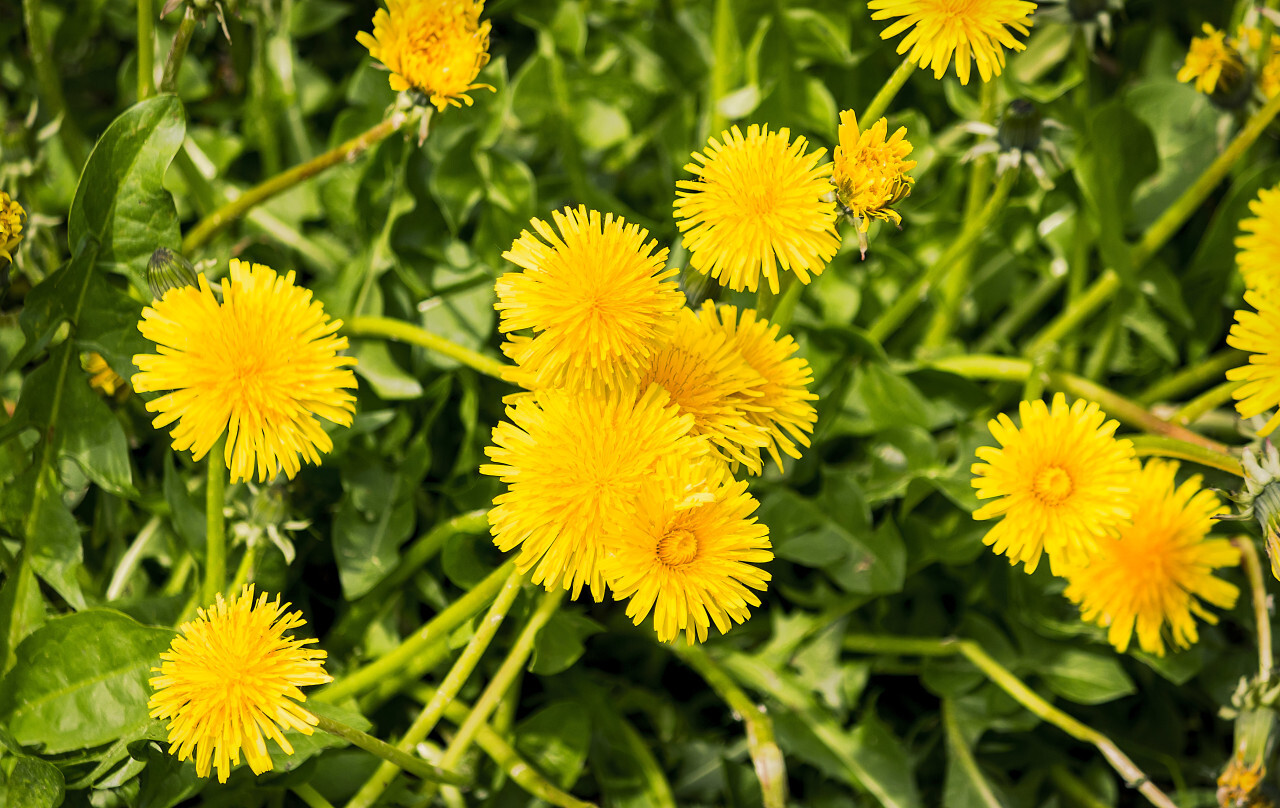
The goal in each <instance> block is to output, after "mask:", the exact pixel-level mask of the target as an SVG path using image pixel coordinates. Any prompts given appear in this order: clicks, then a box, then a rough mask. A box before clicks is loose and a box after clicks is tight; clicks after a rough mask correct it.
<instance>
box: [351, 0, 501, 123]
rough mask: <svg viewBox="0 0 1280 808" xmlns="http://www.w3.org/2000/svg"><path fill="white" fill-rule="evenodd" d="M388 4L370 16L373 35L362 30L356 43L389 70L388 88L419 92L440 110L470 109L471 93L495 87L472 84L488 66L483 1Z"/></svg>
mask: <svg viewBox="0 0 1280 808" xmlns="http://www.w3.org/2000/svg"><path fill="white" fill-rule="evenodd" d="M386 3H387V7H386V9H378V11H377V13H375V14H374V15H373V33H372V34H369V33H368V32H366V31H361V32H360V33H358V34H356V39H357V40H358V41H359V42H360V44H361V45H364V46H365V47H366V48H368V49H369V53H370V54H371V55H372V56H373V58H375V59H377V60H378V61H379V62H382V64H384V65H386V67H387V69H389V70H390V71H391V77H390V80H391V89H393V90H395V91H396V92H400V91H402V90H409V89H413V90H417V91H418V92H420V93H422V94H423V95H425V96H427V98H429V99H430V100H431V103H432V104H434V105H435V107H436V109H438V110H440V111H441V112H443V111H444V110H445V108H446V107H448V106H449V105H453V106H455V107H459V106H462V104H464V103H465V104H466V105H467V106H471V96H469V95H467V93H468V92H470V91H471V90H492V89H493V87H490V86H489V85H488V84H474V83H473V82H474V81H475V78H476V76H477V75H478V74H479V73H480V68H482V67H484V66H485V65H486V64H487V63H488V62H489V21H488V20H486V21H484V22H480V12H481V11H482V10H483V9H484V3H483V2H477V0H386Z"/></svg>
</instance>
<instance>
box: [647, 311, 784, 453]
mask: <svg viewBox="0 0 1280 808" xmlns="http://www.w3.org/2000/svg"><path fill="white" fill-rule="evenodd" d="M717 325H718V324H717V323H716V322H715V318H714V317H712V318H707V319H702V318H699V317H698V316H697V315H696V314H694V313H693V312H692V311H691V310H689V309H687V308H684V309H681V310H680V315H679V317H678V319H677V325H676V332H675V335H674V336H673V337H672V338H671V340H670V341H669V342H668V343H667V344H666V345H665V346H664V347H663V348H662V349H661V350H659V351H658V352H657V353H655V354H654V356H653V358H652V360H651V361H650V362H649V364H648V366H647V367H646V369H645V372H644V374H643V375H642V376H641V378H640V389H641V390H645V389H648V387H649V385H650V384H657V385H659V386H661V387H662V389H664V390H666V391H667V393H668V395H670V396H671V400H672V401H674V402H675V404H676V406H678V407H679V408H680V412H681V413H682V414H689V415H692V416H693V429H692V431H691V434H693V435H705V436H706V437H707V438H708V439H709V440H710V441H711V443H712V447H713V451H714V452H715V453H716V454H717V455H718V456H719V457H721V458H722V459H724V460H728V461H731V462H734V463H742V464H743V465H745V466H747V468H748V469H750V470H751V472H752V473H753V474H759V473H760V450H761V449H763V448H764V447H766V446H768V445H769V432H768V430H767V429H765V427H764V426H762V425H760V424H759V423H753V422H752V420H751V418H749V417H748V413H747V412H746V411H745V410H744V409H743V406H744V405H748V404H750V403H751V402H752V401H754V400H755V399H757V398H759V397H760V395H761V392H760V391H759V389H758V388H760V387H761V386H763V384H764V377H762V376H761V375H760V374H759V373H758V372H756V370H755V369H754V368H752V367H751V365H749V364H748V363H747V361H746V359H744V358H743V356H742V353H741V352H740V351H739V350H738V349H737V347H736V346H735V344H734V343H733V342H732V340H731V339H729V337H728V336H727V335H726V333H725V332H724V330H723V329H721V328H718V327H717Z"/></svg>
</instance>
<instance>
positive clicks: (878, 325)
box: [867, 169, 1018, 343]
mask: <svg viewBox="0 0 1280 808" xmlns="http://www.w3.org/2000/svg"><path fill="white" fill-rule="evenodd" d="M1017 179H1018V172H1017V171H1016V170H1013V169H1011V170H1009V171H1006V172H1005V173H1004V174H1002V175H1000V181H999V182H997V183H996V187H995V190H994V191H992V192H991V196H990V197H989V198H988V199H987V204H986V205H985V206H983V208H982V212H981V213H980V214H978V215H977V216H976V217H974V218H972V219H969V220H968V221H966V222H965V226H964V228H963V229H962V230H961V231H960V236H959V237H958V238H957V239H956V240H955V241H953V242H951V245H950V246H949V247H947V249H946V251H945V252H943V254H942V255H941V256H940V257H939V258H938V260H937V261H934V262H933V266H931V267H929V268H928V269H927V270H925V273H924V274H923V275H921V276H920V277H919V278H918V279H916V281H915V283H913V284H911V285H910V286H908V287H907V289H906V291H904V292H902V293H901V294H900V295H898V297H897V299H895V300H894V301H893V303H892V304H891V305H890V306H889V308H887V309H885V310H884V312H882V313H881V314H880V316H879V318H877V319H876V321H875V322H873V323H872V324H871V327H870V328H868V329H867V334H868V335H869V336H870V337H871V338H872V339H874V340H875V341H877V342H881V343H883V342H884V341H885V339H886V338H887V337H888V336H889V335H890V334H892V333H893V332H894V331H895V330H896V329H897V328H898V326H900V325H902V323H903V322H904V321H905V320H906V319H907V318H908V317H909V316H911V313H912V312H913V311H915V310H916V308H917V307H918V306H919V305H920V303H921V302H922V301H923V300H924V299H925V298H926V296H927V295H928V294H929V291H930V290H931V289H933V287H934V285H935V284H936V283H938V282H939V281H941V280H943V279H944V278H946V276H947V273H948V272H950V271H951V270H952V269H953V268H954V267H955V266H956V264H957V262H958V261H959V260H960V258H961V256H963V255H964V254H965V253H966V252H968V250H969V249H970V248H972V247H973V246H974V245H975V244H977V242H978V239H980V238H981V237H982V234H983V233H984V232H986V229H987V225H989V224H990V223H991V221H992V220H993V219H994V218H995V216H996V214H997V213H999V212H1000V211H1001V210H1002V209H1004V206H1005V203H1006V202H1008V201H1009V193H1010V192H1011V191H1012V190H1013V185H1014V182H1016V181H1017Z"/></svg>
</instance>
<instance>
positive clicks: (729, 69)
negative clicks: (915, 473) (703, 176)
mask: <svg viewBox="0 0 1280 808" xmlns="http://www.w3.org/2000/svg"><path fill="white" fill-rule="evenodd" d="M734 18H735V15H734V9H733V0H716V6H715V12H714V16H713V17H712V20H711V47H712V49H713V55H712V59H711V74H710V75H709V76H708V77H707V102H706V103H707V133H706V137H704V138H703V141H704V142H705V141H706V139H707V137H719V136H720V133H721V132H722V131H724V128H725V126H727V125H728V123H729V121H728V118H726V117H725V115H724V113H723V112H721V111H720V101H721V100H722V99H723V98H724V97H725V96H726V95H728V94H729V90H730V89H732V82H733V64H732V61H731V59H730V50H731V49H732V47H733V45H734V38H735V37H737V35H738V26H737V24H736V23H735V22H734Z"/></svg>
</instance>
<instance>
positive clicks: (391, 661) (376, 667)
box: [313, 561, 515, 702]
mask: <svg viewBox="0 0 1280 808" xmlns="http://www.w3.org/2000/svg"><path fill="white" fill-rule="evenodd" d="M514 569H515V563H514V562H512V561H508V562H506V563H505V564H503V565H502V566H501V567H498V568H497V569H496V570H494V571H493V572H491V573H489V576H488V577H487V578H485V579H484V580H483V581H481V582H480V583H478V584H476V585H475V586H473V587H472V588H471V589H470V590H469V591H468V592H467V593H466V594H465V595H463V596H462V597H460V598H458V599H457V600H455V601H454V602H453V603H451V604H449V606H448V608H446V609H445V610H444V611H442V612H440V613H439V614H437V615H436V616H435V617H433V618H432V619H431V621H430V622H428V623H427V624H426V625H425V626H422V627H421V628H419V629H418V630H417V631H415V632H414V633H412V634H410V635H409V636H408V637H406V638H405V640H404V642H402V643H400V645H399V646H397V647H396V648H395V649H393V650H391V651H389V652H388V653H387V654H385V655H384V656H382V657H381V658H380V659H377V660H375V661H373V662H370V663H369V664H368V665H365V666H364V667H363V668H358V669H356V670H354V671H352V672H351V673H349V674H347V675H346V676H344V677H342V679H340V680H339V681H337V682H334V683H333V684H331V685H329V686H328V687H327V688H325V689H324V690H321V691H320V692H318V693H316V694H315V696H314V697H313V698H315V699H318V700H320V701H326V702H337V701H341V700H342V699H344V698H347V697H350V696H354V695H357V694H359V693H362V692H364V691H365V690H368V689H370V688H372V687H374V686H375V685H377V684H378V683H379V682H380V681H382V680H383V679H384V678H386V677H389V676H392V675H394V674H395V672H396V671H398V670H400V668H402V667H404V666H405V665H406V664H408V663H409V661H410V660H412V659H413V658H414V657H415V656H416V655H417V654H418V653H419V652H420V651H422V650H423V649H425V648H427V647H429V646H431V645H433V644H434V643H435V642H436V640H437V639H444V638H447V637H448V636H449V635H450V634H452V633H453V632H454V630H455V629H457V628H458V626H460V625H462V624H463V623H465V622H466V621H468V620H470V619H471V618H472V617H474V616H475V615H476V614H477V613H479V611H480V610H481V609H483V608H484V607H485V606H487V605H488V604H489V602H490V601H492V600H493V598H495V597H496V596H497V594H498V591H499V590H501V589H502V587H503V586H504V585H505V584H506V582H507V578H508V577H509V576H510V575H511V572H512V571H513V570H514Z"/></svg>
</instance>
